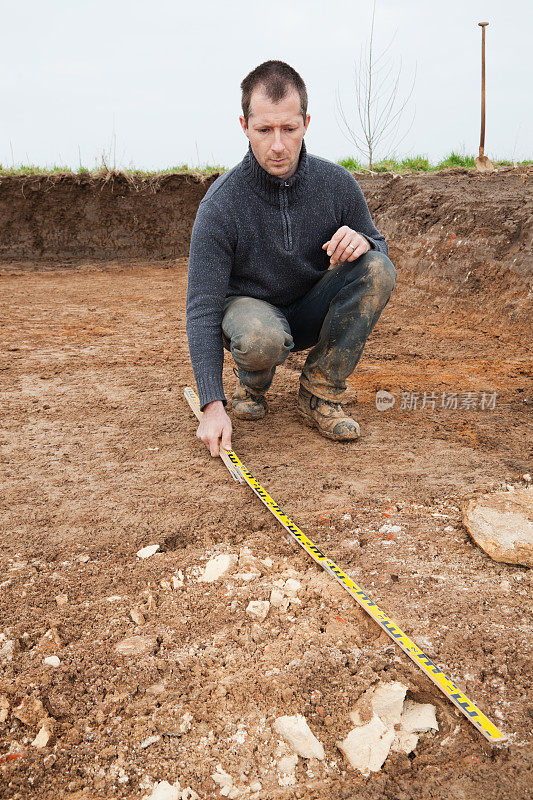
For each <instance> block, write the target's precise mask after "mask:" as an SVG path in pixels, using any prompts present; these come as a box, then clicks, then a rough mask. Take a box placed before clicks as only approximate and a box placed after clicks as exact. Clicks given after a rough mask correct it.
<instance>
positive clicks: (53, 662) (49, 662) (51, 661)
mask: <svg viewBox="0 0 533 800" xmlns="http://www.w3.org/2000/svg"><path fill="white" fill-rule="evenodd" d="M43 664H46V666H47V667H59V666H60V664H61V661H60V660H59V658H58V657H57V656H47V657H46V658H45V659H43Z"/></svg>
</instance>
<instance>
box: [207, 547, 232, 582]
mask: <svg viewBox="0 0 533 800" xmlns="http://www.w3.org/2000/svg"><path fill="white" fill-rule="evenodd" d="M236 563H237V556H235V555H233V554H231V553H221V554H220V555H218V556H214V557H213V558H211V559H210V560H209V561H208V562H207V564H206V565H205V568H204V571H203V573H202V575H201V576H200V578H199V579H198V580H199V581H201V582H202V583H213V581H218V580H220V578H222V577H223V576H224V575H226V574H227V573H228V572H229V571H230V570H231V569H233V567H234V566H235V564H236Z"/></svg>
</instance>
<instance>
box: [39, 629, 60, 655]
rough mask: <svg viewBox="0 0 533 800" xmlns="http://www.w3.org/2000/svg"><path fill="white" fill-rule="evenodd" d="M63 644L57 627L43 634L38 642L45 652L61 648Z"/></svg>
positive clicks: (40, 648)
mask: <svg viewBox="0 0 533 800" xmlns="http://www.w3.org/2000/svg"><path fill="white" fill-rule="evenodd" d="M61 646H62V642H61V639H60V636H59V633H58V631H57V628H50V629H49V630H47V631H46V633H45V634H43V635H42V636H41V638H40V639H39V642H38V644H37V647H38V648H39V650H42V651H43V652H45V653H53V652H54V651H55V650H59V649H60V647H61Z"/></svg>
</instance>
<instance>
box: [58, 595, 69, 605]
mask: <svg viewBox="0 0 533 800" xmlns="http://www.w3.org/2000/svg"><path fill="white" fill-rule="evenodd" d="M56 603H57V605H58V606H59V607H61V606H65V605H66V604H67V603H68V594H58V595H57V597H56Z"/></svg>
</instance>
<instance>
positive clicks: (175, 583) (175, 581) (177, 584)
mask: <svg viewBox="0 0 533 800" xmlns="http://www.w3.org/2000/svg"><path fill="white" fill-rule="evenodd" d="M170 580H171V583H172V588H173V589H181V587H182V586H183V572H182V571H181V569H179V570H178V574H177V575H173V576H172V577H171V579H170Z"/></svg>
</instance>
